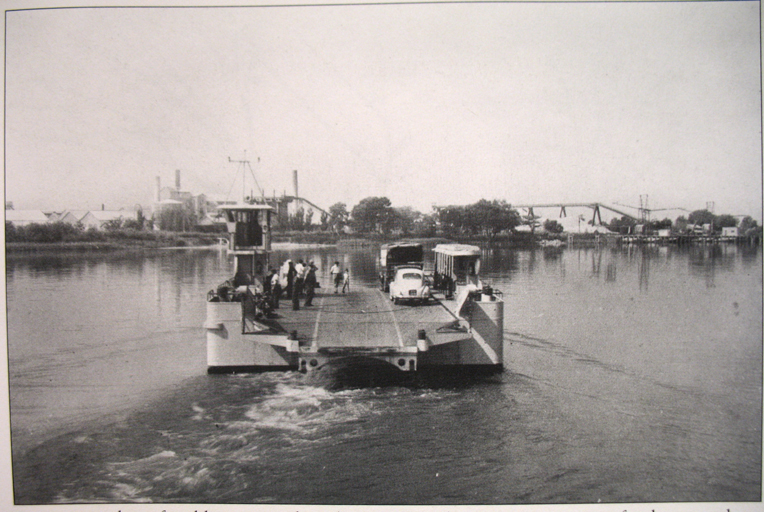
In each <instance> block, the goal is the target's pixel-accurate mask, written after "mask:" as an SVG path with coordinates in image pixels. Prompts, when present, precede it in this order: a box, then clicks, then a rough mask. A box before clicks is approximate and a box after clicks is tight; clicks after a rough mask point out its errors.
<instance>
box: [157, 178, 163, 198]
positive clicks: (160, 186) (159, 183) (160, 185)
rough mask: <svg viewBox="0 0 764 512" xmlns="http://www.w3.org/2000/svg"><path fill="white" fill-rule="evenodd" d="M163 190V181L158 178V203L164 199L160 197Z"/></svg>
mask: <svg viewBox="0 0 764 512" xmlns="http://www.w3.org/2000/svg"><path fill="white" fill-rule="evenodd" d="M161 190H162V182H161V180H160V179H159V176H157V203H158V202H159V201H161V199H162V198H161V197H160V191H161Z"/></svg>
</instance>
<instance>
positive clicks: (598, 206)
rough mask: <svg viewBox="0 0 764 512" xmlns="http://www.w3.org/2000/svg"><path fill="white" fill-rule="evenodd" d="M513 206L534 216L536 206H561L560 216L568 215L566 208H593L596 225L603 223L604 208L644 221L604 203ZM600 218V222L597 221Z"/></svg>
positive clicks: (593, 221) (593, 218)
mask: <svg viewBox="0 0 764 512" xmlns="http://www.w3.org/2000/svg"><path fill="white" fill-rule="evenodd" d="M511 206H512V208H523V209H525V210H528V215H529V216H534V213H533V209H534V208H559V209H560V217H567V216H568V213H567V211H566V208H591V210H592V225H595V224H599V225H602V215H601V210H602V209H605V210H609V211H611V212H614V213H617V214H618V215H622V216H625V217H629V218H630V219H634V220H635V221H637V222H642V220H640V219H639V218H637V217H635V216H634V215H632V214H630V213H626V212H624V211H621V210H617V209H615V208H613V207H612V206H608V205H606V204H602V203H535V204H513V205H511ZM598 220H599V222H597V221H598Z"/></svg>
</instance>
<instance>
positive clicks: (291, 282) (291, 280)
mask: <svg viewBox="0 0 764 512" xmlns="http://www.w3.org/2000/svg"><path fill="white" fill-rule="evenodd" d="M296 276H297V270H295V268H294V263H292V262H291V261H290V262H289V271H288V272H287V289H288V290H289V291H290V292H291V293H292V309H294V310H298V309H300V290H298V289H297V285H296V282H295V277H296Z"/></svg>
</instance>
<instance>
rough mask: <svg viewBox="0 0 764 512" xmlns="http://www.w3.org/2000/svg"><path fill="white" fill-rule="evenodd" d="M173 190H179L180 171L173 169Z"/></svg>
mask: <svg viewBox="0 0 764 512" xmlns="http://www.w3.org/2000/svg"><path fill="white" fill-rule="evenodd" d="M175 190H178V191H179V190H180V169H175Z"/></svg>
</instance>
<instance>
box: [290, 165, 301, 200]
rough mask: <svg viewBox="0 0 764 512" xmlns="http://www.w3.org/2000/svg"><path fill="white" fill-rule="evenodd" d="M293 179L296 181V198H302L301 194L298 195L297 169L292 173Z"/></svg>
mask: <svg viewBox="0 0 764 512" xmlns="http://www.w3.org/2000/svg"><path fill="white" fill-rule="evenodd" d="M292 179H293V181H294V196H295V197H300V194H298V190H297V170H296V169H295V170H294V171H292Z"/></svg>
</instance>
